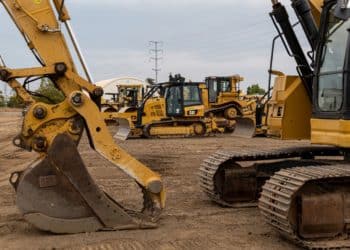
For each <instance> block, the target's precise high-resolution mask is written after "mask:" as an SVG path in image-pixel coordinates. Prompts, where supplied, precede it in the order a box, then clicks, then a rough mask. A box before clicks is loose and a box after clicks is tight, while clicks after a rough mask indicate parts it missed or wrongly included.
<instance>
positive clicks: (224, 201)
mask: <svg viewBox="0 0 350 250" xmlns="http://www.w3.org/2000/svg"><path fill="white" fill-rule="evenodd" d="M341 155H342V152H340V151H339V149H337V148H335V147H323V146H312V147H299V148H285V149H273V148H271V149H266V150H261V149H258V150H253V149H247V150H241V151H240V152H226V151H218V152H216V153H215V154H213V155H211V156H210V157H209V158H208V159H206V160H204V161H203V163H202V164H201V166H200V169H199V182H200V187H201V189H202V191H203V192H204V193H205V194H206V195H207V196H208V197H209V198H210V199H211V200H212V201H214V202H216V203H218V204H219V205H222V206H225V207H251V206H256V205H257V200H258V196H259V193H260V191H261V187H262V186H263V184H264V183H265V181H266V180H268V179H269V178H270V177H271V176H272V175H273V174H274V173H275V172H277V171H278V170H281V169H283V168H291V167H296V166H300V165H302V166H309V165H315V164H318V165H325V164H328V163H327V162H326V161H324V160H322V161H317V160H314V157H316V156H341ZM295 158H299V160H295ZM293 159H294V160H293ZM300 159H303V160H300ZM271 160H274V161H276V162H274V163H271V162H266V161H271ZM278 160H280V161H278ZM281 160H282V161H281ZM260 161H262V162H260ZM257 162H259V163H257ZM247 163H251V165H250V166H243V164H245V165H246V164H247Z"/></svg>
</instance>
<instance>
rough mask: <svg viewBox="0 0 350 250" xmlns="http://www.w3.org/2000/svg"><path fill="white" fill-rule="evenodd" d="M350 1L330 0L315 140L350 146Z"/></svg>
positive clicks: (317, 82)
mask: <svg viewBox="0 0 350 250" xmlns="http://www.w3.org/2000/svg"><path fill="white" fill-rule="evenodd" d="M349 7H350V6H349V4H348V5H345V4H344V2H343V1H327V2H326V3H325V6H324V11H323V14H322V17H321V20H322V22H323V25H322V26H321V29H320V37H321V39H320V43H319V46H318V48H317V58H316V70H315V78H314V95H313V100H314V101H313V103H314V112H313V113H314V115H313V119H312V121H311V125H312V136H311V137H312V142H313V143H318V144H328V145H336V146H339V147H346V148H348V147H350V142H349V137H348V134H349V131H350V121H349V120H350V112H349V108H350V101H349V99H348V96H349V95H350V88H349V87H348V85H349V81H350V76H349V70H350V57H349V56H350V54H349V53H350V50H349V49H350V46H349V29H350V20H349V13H350V9H349Z"/></svg>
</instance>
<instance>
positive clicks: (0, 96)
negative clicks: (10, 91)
mask: <svg viewBox="0 0 350 250" xmlns="http://www.w3.org/2000/svg"><path fill="white" fill-rule="evenodd" d="M5 106H6V103H5V97H4V95H3V94H2V91H0V107H5Z"/></svg>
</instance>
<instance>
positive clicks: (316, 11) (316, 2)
mask: <svg viewBox="0 0 350 250" xmlns="http://www.w3.org/2000/svg"><path fill="white" fill-rule="evenodd" d="M323 1H324V0H309V3H310V6H311V10H312V15H313V16H314V18H315V21H316V23H317V24H318V25H320V19H321V12H322V6H323Z"/></svg>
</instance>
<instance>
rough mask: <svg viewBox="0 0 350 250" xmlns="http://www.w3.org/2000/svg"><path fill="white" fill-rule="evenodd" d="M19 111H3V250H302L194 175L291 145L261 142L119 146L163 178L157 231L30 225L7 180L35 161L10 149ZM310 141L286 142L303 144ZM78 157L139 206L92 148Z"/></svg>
mask: <svg viewBox="0 0 350 250" xmlns="http://www.w3.org/2000/svg"><path fill="white" fill-rule="evenodd" d="M20 121H21V117H20V113H19V112H1V111H0V249H89V250H90V249H91V250H93V249H96V250H108V249H125V250H128V249H132V250H139V249H153V250H156V249H162V250H163V249H164V250H168V249H169V250H170V249H297V247H295V246H294V245H293V244H290V243H289V242H286V241H285V240H283V239H282V238H281V237H280V236H279V235H278V234H277V233H276V232H275V231H274V230H273V229H272V228H270V227H269V226H268V225H267V224H265V222H264V221H263V219H262V217H261V216H260V214H259V211H258V209H257V208H245V209H229V208H222V207H219V206H217V205H216V204H214V203H212V202H210V201H209V200H208V198H207V197H206V196H205V195H204V194H202V193H201V191H200V189H199V185H198V181H197V170H198V168H199V165H200V163H201V161H202V160H203V159H204V158H206V157H207V156H208V155H210V154H211V153H213V152H215V151H216V150H218V149H230V150H235V149H237V150H238V149H240V148H249V147H253V148H259V147H265V146H267V145H270V146H276V147H278V146H286V145H287V142H282V141H278V140H272V139H266V138H256V139H237V138H233V137H221V136H218V137H209V138H198V139H193V138H192V139H158V140H129V141H126V142H119V141H118V143H119V144H120V145H121V146H122V147H123V148H124V149H126V150H127V151H128V152H130V153H131V154H132V155H133V156H135V157H136V158H137V159H138V160H140V161H141V162H143V163H145V164H146V165H147V166H149V167H150V168H151V169H152V170H154V171H156V172H158V173H160V174H161V175H162V178H163V181H164V183H165V186H166V189H167V206H166V209H165V211H164V212H163V215H162V218H161V221H160V224H159V227H158V228H157V229H152V230H135V231H118V232H98V233H88V234H77V235H53V234H49V233H45V232H41V231H38V230H36V229H35V228H33V227H32V226H31V225H29V224H28V223H26V222H25V221H24V220H23V219H22V218H21V215H20V214H19V212H18V210H17V208H16V206H15V193H14V191H13V189H12V187H11V186H10V184H9V182H8V177H9V174H10V173H11V172H13V171H15V170H22V169H24V168H25V167H26V166H27V165H28V164H29V163H30V161H32V160H34V159H35V157H36V155H35V154H34V153H28V152H25V151H23V150H20V149H17V148H15V147H14V146H12V143H11V141H12V138H13V137H14V136H15V135H16V133H18V132H19V129H20ZM305 143H306V142H288V145H290V144H294V145H295V144H305ZM80 151H81V154H82V156H83V158H84V161H85V163H86V165H87V166H88V168H89V171H90V172H91V175H92V176H93V177H94V178H95V179H96V181H97V182H98V184H99V185H101V187H103V189H104V190H105V191H107V192H108V193H110V194H111V195H112V196H113V197H114V198H116V199H117V200H118V201H120V202H121V203H122V204H126V206H128V207H129V206H131V205H132V204H135V202H136V206H137V207H140V199H141V196H140V195H139V192H138V191H139V190H138V189H137V187H136V186H135V184H134V183H133V182H132V180H130V179H129V178H127V177H126V176H125V175H124V174H122V173H120V172H119V171H118V170H117V169H116V168H115V167H113V166H112V165H111V164H109V163H108V162H107V161H105V160H103V159H102V158H101V157H100V156H99V155H97V154H96V153H95V152H93V151H91V150H90V149H89V147H88V144H87V140H86V139H83V140H82V143H81V145H80ZM137 201H138V202H137Z"/></svg>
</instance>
